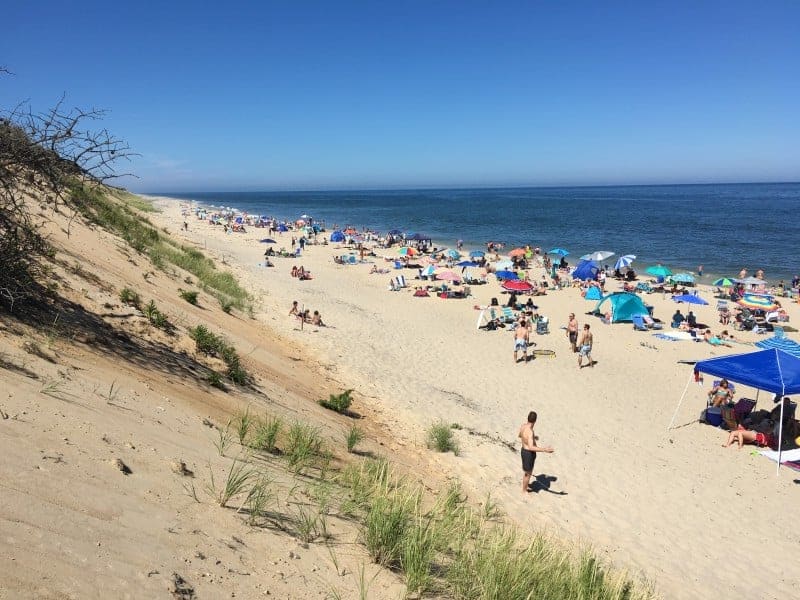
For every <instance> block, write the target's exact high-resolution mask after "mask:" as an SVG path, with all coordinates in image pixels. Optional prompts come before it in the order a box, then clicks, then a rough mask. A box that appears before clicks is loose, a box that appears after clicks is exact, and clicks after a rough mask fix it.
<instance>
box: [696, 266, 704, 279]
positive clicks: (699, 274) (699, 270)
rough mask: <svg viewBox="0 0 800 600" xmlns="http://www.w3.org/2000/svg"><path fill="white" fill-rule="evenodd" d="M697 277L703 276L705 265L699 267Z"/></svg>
mask: <svg viewBox="0 0 800 600" xmlns="http://www.w3.org/2000/svg"><path fill="white" fill-rule="evenodd" d="M697 276H698V277H702V276H703V265H697Z"/></svg>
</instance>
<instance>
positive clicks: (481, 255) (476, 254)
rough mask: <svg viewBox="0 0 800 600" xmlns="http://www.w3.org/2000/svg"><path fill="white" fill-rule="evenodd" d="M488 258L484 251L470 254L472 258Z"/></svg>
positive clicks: (474, 251) (475, 251)
mask: <svg viewBox="0 0 800 600" xmlns="http://www.w3.org/2000/svg"><path fill="white" fill-rule="evenodd" d="M484 256H486V253H485V252H484V251H483V250H473V251H472V252H470V253H469V257H470V258H483V257H484Z"/></svg>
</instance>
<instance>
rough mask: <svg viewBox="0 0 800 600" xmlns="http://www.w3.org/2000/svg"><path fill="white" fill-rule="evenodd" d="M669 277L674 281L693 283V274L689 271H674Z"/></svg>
mask: <svg viewBox="0 0 800 600" xmlns="http://www.w3.org/2000/svg"><path fill="white" fill-rule="evenodd" d="M671 279H672V281H674V282H675V283H694V275H692V274H691V273H676V274H675V275H672V276H671Z"/></svg>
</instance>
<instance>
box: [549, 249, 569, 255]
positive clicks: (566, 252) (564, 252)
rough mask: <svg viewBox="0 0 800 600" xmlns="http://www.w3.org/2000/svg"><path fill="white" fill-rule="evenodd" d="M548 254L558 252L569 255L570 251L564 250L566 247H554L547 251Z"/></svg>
mask: <svg viewBox="0 0 800 600" xmlns="http://www.w3.org/2000/svg"><path fill="white" fill-rule="evenodd" d="M547 253H548V254H558V255H559V256H567V255H569V252H568V251H567V250H564V248H553V249H552V250H548V251H547Z"/></svg>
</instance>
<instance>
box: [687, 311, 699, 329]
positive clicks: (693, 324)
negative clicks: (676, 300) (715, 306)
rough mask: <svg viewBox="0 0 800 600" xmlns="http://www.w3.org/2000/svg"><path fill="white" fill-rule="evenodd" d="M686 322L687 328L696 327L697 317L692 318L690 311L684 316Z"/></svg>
mask: <svg viewBox="0 0 800 600" xmlns="http://www.w3.org/2000/svg"><path fill="white" fill-rule="evenodd" d="M686 322H687V323H688V324H689V327H697V317H695V316H694V313H693V312H692V311H691V310H690V311H689V312H688V313H687V315H686Z"/></svg>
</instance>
